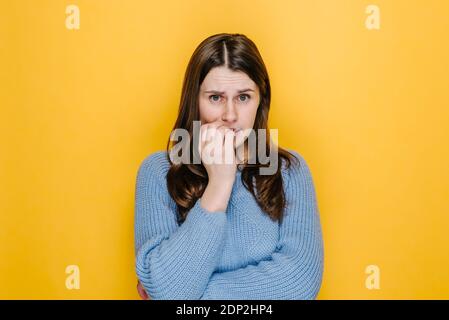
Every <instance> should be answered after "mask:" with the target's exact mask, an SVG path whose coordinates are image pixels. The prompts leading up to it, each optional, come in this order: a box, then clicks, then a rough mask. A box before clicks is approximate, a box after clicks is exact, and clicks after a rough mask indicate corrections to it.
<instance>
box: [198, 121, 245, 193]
mask: <svg viewBox="0 0 449 320" xmlns="http://www.w3.org/2000/svg"><path fill="white" fill-rule="evenodd" d="M199 136H200V141H199V144H198V145H199V153H200V155H201V160H202V163H203V165H204V167H205V168H206V171H207V175H208V178H209V182H212V183H227V184H231V185H232V184H233V183H234V180H235V173H236V170H237V162H236V155H235V138H236V135H235V133H234V131H233V130H232V129H230V128H228V127H226V126H225V125H223V124H222V123H221V122H218V121H217V122H211V123H206V124H204V125H202V126H201V128H200V135H199ZM216 162H218V163H216Z"/></svg>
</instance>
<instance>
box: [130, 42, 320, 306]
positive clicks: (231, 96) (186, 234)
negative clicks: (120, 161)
mask: <svg viewBox="0 0 449 320" xmlns="http://www.w3.org/2000/svg"><path fill="white" fill-rule="evenodd" d="M269 108H270V82H269V77H268V73H267V70H266V68H265V65H264V62H263V60H262V57H261V56H260V53H259V51H258V49H257V47H256V46H255V44H254V43H253V42H252V41H251V40H250V39H248V38H247V37H246V36H244V35H241V34H217V35H213V36H211V37H209V38H207V39H205V40H204V41H203V42H202V43H201V44H200V45H199V46H198V48H197V49H196V50H195V52H194V53H193V55H192V57H191V59H190V62H189V64H188V67H187V70H186V74H185V78H184V83H183V88H182V95H181V102H180V107H179V115H178V119H177V121H176V123H175V125H174V129H185V130H186V131H187V132H188V133H189V137H193V138H192V139H191V140H190V141H188V143H184V144H181V141H177V142H176V141H175V142H172V141H169V142H168V144H167V150H166V151H159V152H155V153H153V154H151V155H149V156H148V157H147V158H146V159H145V160H144V161H143V162H142V164H141V165H140V168H139V171H138V174H137V182H136V207H135V253H136V272H137V276H138V279H139V281H138V291H139V293H140V295H141V297H142V298H144V299H177V300H178V299H195V300H198V299H220V300H221V299H223V300H231V299H254V300H255V299H267V300H274V299H283V300H290V299H315V298H316V296H317V294H318V292H319V289H320V286H321V280H322V274H323V242H322V234H321V226H320V218H319V211H318V206H317V201H316V195H315V189H314V184H313V181H312V176H311V173H310V171H309V168H308V166H307V163H306V162H305V160H304V159H303V158H302V157H301V156H300V155H299V154H298V153H297V152H296V151H293V150H291V151H290V152H288V151H286V150H283V149H281V148H280V147H277V152H276V158H275V160H278V163H279V164H280V165H278V166H277V168H276V170H275V171H274V172H273V173H272V174H260V172H261V171H260V169H261V168H263V167H266V164H263V163H261V162H260V161H259V159H256V160H255V161H249V160H250V159H251V160H254V158H253V156H254V155H255V152H254V151H252V148H251V147H250V145H249V142H250V140H251V139H249V138H248V137H250V134H249V133H248V132H249V131H251V130H252V129H254V130H255V131H256V132H257V129H268V128H267V122H268V111H269ZM194 121H201V124H202V125H201V127H200V132H199V136H198V138H197V139H198V141H196V140H195V138H194V136H195V134H194ZM256 139H257V140H259V139H260V137H259V136H257V137H256ZM195 141H196V142H197V144H195ZM184 142H185V141H184ZM178 143H179V144H178ZM180 145H181V146H189V147H190V149H189V150H193V152H191V153H189V157H188V160H191V159H192V155H194V154H195V152H197V154H199V156H200V159H201V161H199V163H194V161H183V162H181V163H180V162H177V163H175V162H174V161H173V157H172V156H173V149H174V147H175V146H180ZM259 146H260V144H259ZM220 147H223V150H224V152H218V151H213V152H212V153H209V156H210V155H212V154H213V155H214V156H217V158H216V159H220V160H223V159H224V154H225V153H226V152H228V151H229V148H231V149H232V151H233V152H232V153H231V161H225V162H223V161H216V162H217V163H214V162H211V161H205V160H206V157H207V152H206V150H209V151H210V150H219V148H220ZM265 147H266V148H269V149H270V150H271V149H272V147H273V145H272V143H271V139H269V137H268V139H266V143H265ZM214 148H217V149H214ZM227 154H229V153H227ZM185 159H186V158H184V160H185ZM228 159H229V158H228ZM192 162H193V163H192Z"/></svg>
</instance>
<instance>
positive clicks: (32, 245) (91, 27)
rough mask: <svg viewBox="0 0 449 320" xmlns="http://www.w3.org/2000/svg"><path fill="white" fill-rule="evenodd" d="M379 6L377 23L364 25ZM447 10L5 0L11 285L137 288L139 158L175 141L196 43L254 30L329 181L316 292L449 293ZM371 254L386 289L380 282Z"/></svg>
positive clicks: (299, 132)
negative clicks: (71, 14) (76, 276)
mask: <svg viewBox="0 0 449 320" xmlns="http://www.w3.org/2000/svg"><path fill="white" fill-rule="evenodd" d="M70 4H76V5H78V7H79V9H80V29H79V30H69V29H67V28H66V24H65V22H66V21H65V20H66V16H67V14H66V12H65V9H66V7H67V6H68V5H70ZM370 4H375V5H377V6H378V7H379V9H380V29H373V30H369V29H368V28H367V27H366V25H365V20H366V18H367V17H368V16H369V14H368V13H366V12H365V10H366V7H367V6H368V5H370ZM448 12H449V2H448V1H446V0H440V1H438V0H427V1H407V0H394V1H391V0H379V1H376V2H371V1H361V0H345V1H343V0H342V1H333V0H328V1H324V0H321V1H317V0H314V1H299V0H295V1H293V0H292V1H271V0H266V1H255V0H254V1H240V0H227V1H223V0H219V1H215V0H214V1H200V0H195V1H194V0H189V1H157V2H156V1H153V2H151V1H143V0H141V1H121V0H115V1H112V0H107V1H106V0H101V1H100V0H95V1H94V0H84V1H81V0H78V1H63V0H60V1H56V0H40V1H34V0H29V1H23V0H20V1H19V0H17V1H7V0H2V1H1V2H0V39H1V41H0V49H1V50H0V58H1V59H0V70H1V72H0V87H1V89H0V107H1V112H0V125H1V126H0V143H1V154H0V214H1V216H0V298H2V299H15V298H30V299H50V298H56V299H78V298H83V299H91V298H96V299H102V298H112V299H134V298H138V295H137V292H136V289H135V288H136V277H135V273H134V243H133V224H134V221H133V215H134V211H133V210H134V186H135V177H136V172H137V168H138V165H139V164H140V162H141V161H142V160H143V158H144V157H145V156H146V155H148V154H149V153H151V152H153V151H156V150H161V149H163V148H164V147H165V143H166V138H167V136H168V134H169V131H170V129H171V127H172V124H173V122H174V120H175V117H176V112H177V104H178V101H179V97H180V90H181V84H182V78H183V74H184V71H185V67H186V65H187V62H188V59H189V58H190V56H191V54H192V52H193V50H194V49H195V47H196V46H197V45H198V44H199V42H200V41H201V40H203V39H204V38H206V37H207V36H209V35H212V34H214V33H219V32H239V33H244V34H246V35H247V36H249V37H250V38H251V39H253V40H254V41H255V42H256V44H257V45H258V47H259V49H260V51H261V53H262V56H263V57H264V59H265V62H266V64H267V67H268V69H269V72H270V76H271V80H272V89H273V103H272V111H271V117H270V126H271V127H272V128H279V141H280V143H281V145H282V146H285V147H289V148H293V149H295V150H297V151H299V152H300V153H301V154H302V155H303V156H304V157H305V159H306V160H307V161H308V163H309V166H310V168H311V170H312V174H313V177H314V180H315V184H316V189H317V196H318V201H319V207H320V212H321V219H322V226H323V233H324V245H325V271H324V278H323V285H322V288H321V292H320V294H319V296H318V298H320V299H334V298H335V299H346V298H356V299H377V298H382V299H390V298H393V299H402V298H412V299H414V298H424V299H427V298H437V299H442V298H446V299H448V298H449V273H448V270H449V250H448V244H449V232H448V229H449V217H448V213H449V210H448V209H449V204H448V201H449V191H448V190H449V183H448V181H449V173H448V168H447V167H448V163H449V152H448V141H449V128H448V127H449V126H448V125H449V123H448V119H449V112H448V108H449V90H448V89H449V81H448V78H449V45H448V43H449V42H448V39H449V15H448ZM68 265H77V266H79V268H80V285H81V286H80V289H79V290H76V289H74V290H68V289H67V288H66V284H65V281H66V278H67V276H68V275H67V274H66V273H65V268H66V267H67V266H68ZM369 265H376V266H378V267H379V270H380V289H373V290H369V289H367V287H366V286H365V280H366V278H367V276H368V275H367V274H366V273H365V268H366V267H367V266H369Z"/></svg>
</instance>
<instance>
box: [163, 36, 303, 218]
mask: <svg viewBox="0 0 449 320" xmlns="http://www.w3.org/2000/svg"><path fill="white" fill-rule="evenodd" d="M219 66H226V67H228V68H229V69H231V70H234V71H242V72H244V73H246V74H247V75H248V76H249V77H250V78H251V79H252V80H253V81H254V82H255V83H256V84H257V86H258V88H259V92H260V104H259V107H258V110H257V114H256V118H255V121H254V126H253V129H254V130H255V132H258V131H257V130H258V129H265V130H266V132H267V139H266V141H267V142H266V149H265V150H270V141H271V139H270V138H269V130H268V128H267V126H268V111H269V109H270V101H271V88H270V80H269V78H268V73H267V70H266V67H265V64H264V62H263V60H262V57H261V55H260V53H259V50H258V49H257V47H256V45H255V44H254V42H253V41H251V40H250V39H249V38H247V37H246V36H245V35H242V34H228V33H221V34H216V35H213V36H210V37H208V38H207V39H205V40H203V41H202V42H201V43H200V44H199V46H198V47H197V48H196V49H195V51H194V53H193V55H192V57H191V58H190V61H189V64H188V66H187V70H186V73H185V76H184V82H183V86H182V93H181V101H180V105H179V112H178V118H177V120H176V123H175V125H174V127H173V130H175V129H181V128H182V129H185V130H187V131H188V132H189V135H190V140H191V142H190V144H191V146H190V147H191V148H190V150H193V147H192V144H193V139H192V137H193V136H192V134H193V121H195V120H196V121H199V119H200V114H199V101H198V95H199V90H200V86H201V83H202V82H203V80H204V78H205V77H206V75H207V74H208V72H209V71H210V70H211V69H212V68H214V67H219ZM256 136H257V135H256ZM246 142H247V141H246ZM246 142H245V143H246ZM172 143H173V145H176V141H175V142H174V141H171V140H170V139H169V141H168V143H167V157H168V158H169V154H170V149H171V147H170V146H171V144H172ZM277 152H278V164H279V165H278V168H277V171H276V173H275V174H273V175H259V174H258V170H259V168H260V167H262V166H268V165H262V164H260V163H258V161H257V160H256V163H255V164H245V165H244V167H243V169H242V174H241V179H242V182H243V184H244V186H245V188H246V189H248V190H249V191H250V192H251V194H252V195H253V196H254V199H255V200H256V202H257V203H258V205H259V207H260V208H261V209H262V210H263V211H264V212H265V213H267V214H268V215H269V216H270V218H271V219H272V220H274V221H276V220H280V221H282V216H283V211H284V208H285V207H286V199H285V193H284V187H283V179H282V175H281V168H282V159H284V160H285V161H286V164H287V168H288V167H290V165H291V160H292V158H295V156H294V155H293V154H291V153H289V152H288V151H287V150H284V149H282V148H280V147H278V151H277ZM168 160H169V161H170V163H171V167H170V169H169V171H168V173H167V187H168V191H169V193H170V196H171V197H172V198H173V200H174V201H175V202H176V204H177V207H178V214H179V217H178V222H179V223H182V222H183V221H184V220H185V218H186V216H187V214H188V212H189V210H190V209H191V208H192V207H193V206H194V205H195V203H196V201H197V200H198V199H199V198H201V196H202V195H203V192H204V190H205V189H206V186H207V183H208V177H207V171H206V169H205V168H204V166H203V165H202V164H193V163H192V161H190V163H189V164H185V163H181V164H174V163H173V162H172V161H171V160H170V158H169V159H168ZM254 180H255V185H254V184H253V183H251V182H252V181H254ZM255 191H256V192H255Z"/></svg>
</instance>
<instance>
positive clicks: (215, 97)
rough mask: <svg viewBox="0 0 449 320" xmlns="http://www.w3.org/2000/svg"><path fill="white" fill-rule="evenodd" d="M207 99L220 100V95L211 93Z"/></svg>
mask: <svg viewBox="0 0 449 320" xmlns="http://www.w3.org/2000/svg"><path fill="white" fill-rule="evenodd" d="M209 99H210V100H212V102H218V101H220V96H219V95H216V94H213V95H211V96H210V97H209Z"/></svg>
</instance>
